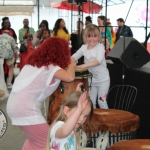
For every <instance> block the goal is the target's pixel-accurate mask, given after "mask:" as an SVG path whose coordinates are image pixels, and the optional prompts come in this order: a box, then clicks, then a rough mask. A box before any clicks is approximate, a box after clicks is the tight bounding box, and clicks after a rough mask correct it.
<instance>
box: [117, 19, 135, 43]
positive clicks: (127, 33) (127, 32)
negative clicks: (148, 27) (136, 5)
mask: <svg viewBox="0 0 150 150" xmlns="http://www.w3.org/2000/svg"><path fill="white" fill-rule="evenodd" d="M117 24H118V30H117V32H116V42H117V41H118V40H119V38H120V36H124V37H133V33H132V30H131V28H130V27H128V26H127V25H125V22H124V20H123V19H122V18H119V19H117Z"/></svg>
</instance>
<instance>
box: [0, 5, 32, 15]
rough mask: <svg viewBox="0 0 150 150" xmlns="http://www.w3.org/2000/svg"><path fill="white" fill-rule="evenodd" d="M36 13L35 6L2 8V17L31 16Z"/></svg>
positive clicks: (0, 11)
mask: <svg viewBox="0 0 150 150" xmlns="http://www.w3.org/2000/svg"><path fill="white" fill-rule="evenodd" d="M33 12H34V7H33V6H0V16H11V15H29V16H31V15H32V13H33Z"/></svg>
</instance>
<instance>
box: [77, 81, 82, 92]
mask: <svg viewBox="0 0 150 150" xmlns="http://www.w3.org/2000/svg"><path fill="white" fill-rule="evenodd" d="M82 85H83V83H82V82H79V83H78V85H77V87H76V91H81V86H82Z"/></svg>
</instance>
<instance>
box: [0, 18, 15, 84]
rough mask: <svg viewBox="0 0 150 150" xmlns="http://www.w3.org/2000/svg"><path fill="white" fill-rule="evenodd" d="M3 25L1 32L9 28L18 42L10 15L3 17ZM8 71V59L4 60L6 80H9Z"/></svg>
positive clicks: (11, 34)
mask: <svg viewBox="0 0 150 150" xmlns="http://www.w3.org/2000/svg"><path fill="white" fill-rule="evenodd" d="M1 25H2V28H1V29H0V34H3V33H4V31H5V30H9V34H10V36H12V37H13V38H14V39H15V42H16V43H17V35H16V33H15V31H14V30H13V29H12V28H11V24H10V21H9V18H8V17H4V18H2V24H1ZM8 72H9V67H8V65H7V64H6V61H4V74H5V80H7V77H8ZM6 82H7V81H6ZM12 82H13V81H12Z"/></svg>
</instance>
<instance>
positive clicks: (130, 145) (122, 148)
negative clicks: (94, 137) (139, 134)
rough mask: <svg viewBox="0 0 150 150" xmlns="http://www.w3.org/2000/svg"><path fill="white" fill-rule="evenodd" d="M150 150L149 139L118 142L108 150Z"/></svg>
mask: <svg viewBox="0 0 150 150" xmlns="http://www.w3.org/2000/svg"><path fill="white" fill-rule="evenodd" d="M148 149H150V140H149V139H137V140H128V141H121V142H118V143H116V144H114V145H112V146H111V147H109V148H108V149H107V150H148Z"/></svg>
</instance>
